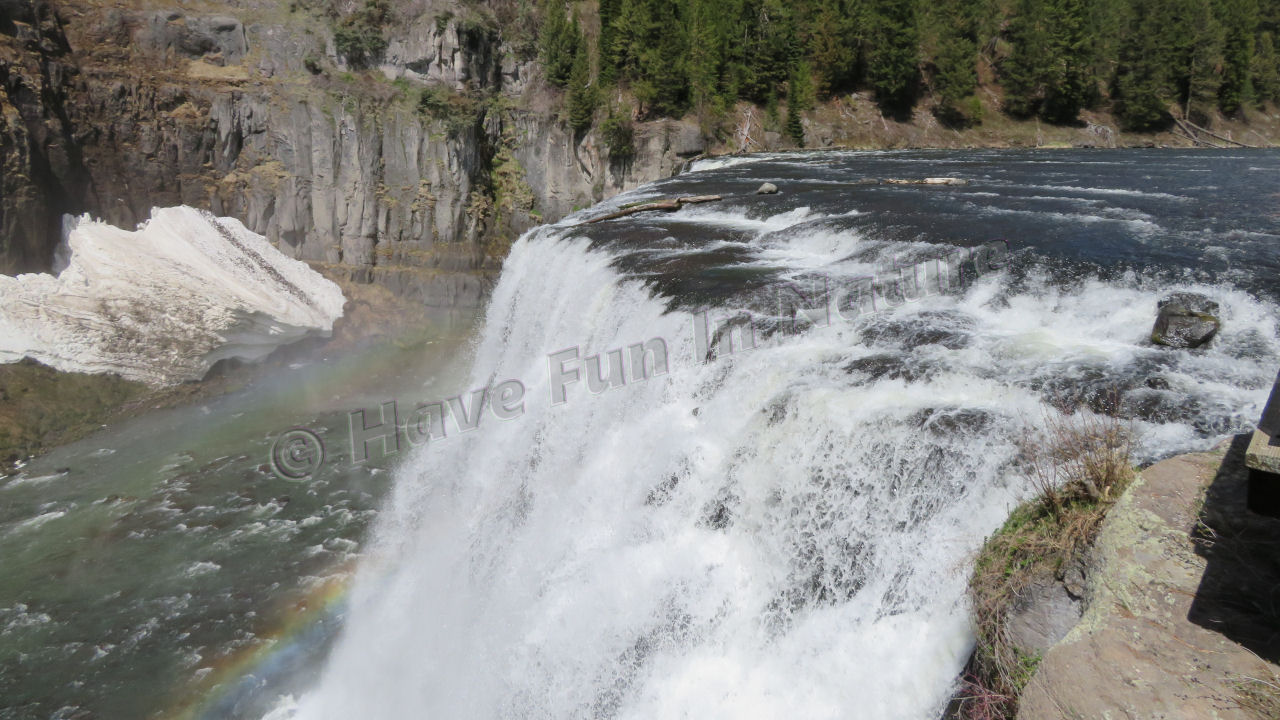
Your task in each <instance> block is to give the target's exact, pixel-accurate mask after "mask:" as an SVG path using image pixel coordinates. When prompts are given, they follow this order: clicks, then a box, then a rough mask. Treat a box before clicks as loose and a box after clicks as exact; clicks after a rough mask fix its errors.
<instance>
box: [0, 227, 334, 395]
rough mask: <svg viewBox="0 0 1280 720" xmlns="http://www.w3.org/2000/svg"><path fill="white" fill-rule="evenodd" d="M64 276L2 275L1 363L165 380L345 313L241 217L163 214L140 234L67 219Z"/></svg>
mask: <svg viewBox="0 0 1280 720" xmlns="http://www.w3.org/2000/svg"><path fill="white" fill-rule="evenodd" d="M54 265H55V267H54V270H55V271H56V272H58V274H57V276H54V275H48V274H25V275H18V276H17V277H11V276H6V275H0V363H11V362H16V361H18V360H20V359H22V358H24V357H29V358H32V359H34V360H38V361H39V362H42V363H44V364H46V365H49V366H51V367H53V368H56V369H58V370H64V371H70V372H88V373H117V374H119V375H121V376H122V377H125V378H128V379H131V380H140V381H143V382H147V383H151V384H156V385H166V384H173V383H178V382H182V381H185V380H198V379H200V378H202V377H204V376H205V374H206V373H207V372H208V371H209V368H211V367H212V366H213V365H214V363H216V362H218V361H219V360H222V359H226V358H240V359H244V360H254V359H258V358H261V357H264V356H266V355H267V354H269V353H270V352H271V351H272V350H274V349H275V348H277V347H279V346H281V345H285V344H288V343H291V342H294V341H297V340H299V339H302V338H304V337H306V336H308V335H313V334H319V335H323V336H327V335H328V334H329V333H330V332H331V331H332V330H333V323H334V321H335V320H337V319H338V318H340V317H342V307H343V304H344V302H345V300H344V298H343V295H342V290H341V289H339V288H338V286H337V285H336V284H334V283H332V282H330V281H329V280H326V279H325V278H324V277H322V276H321V275H320V274H319V273H317V272H316V271H315V270H312V269H311V268H310V267H308V266H307V265H306V264H305V263H303V262H300V261H298V260H293V259H290V258H287V257H285V256H284V255H283V254H282V253H281V252H280V251H279V250H277V249H276V248H274V247H273V246H272V245H271V244H270V243H269V242H267V239H266V238H264V237H263V236H261V235H258V234H256V233H254V232H251V231H250V230H248V229H247V228H246V227H245V226H244V225H243V224H241V223H240V222H239V221H238V220H235V219H232V218H219V217H214V216H213V215H212V214H210V213H208V212H205V211H201V210H196V209H194V208H190V207H173V208H155V209H153V210H152V211H151V219H150V220H148V221H147V222H145V223H143V224H142V225H139V226H138V229H137V230H136V231H129V230H122V229H120V228H117V227H114V226H112V225H108V224H107V223H104V222H101V221H98V220H94V219H92V218H91V217H89V216H88V215H84V216H82V217H78V218H77V217H72V216H70V215H68V216H65V217H64V219H63V241H62V245H61V246H60V247H59V248H58V252H57V255H56V257H55V260H54Z"/></svg>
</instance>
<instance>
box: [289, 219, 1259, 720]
mask: <svg viewBox="0 0 1280 720" xmlns="http://www.w3.org/2000/svg"><path fill="white" fill-rule="evenodd" d="M633 199H634V198H633V197H627V198H621V199H619V200H617V201H616V202H615V203H614V204H613V205H614V206H616V204H618V203H621V202H624V201H627V200H633ZM850 211H852V208H851V209H850ZM579 219H580V218H570V219H569V220H567V221H565V222H563V223H560V224H558V225H555V226H550V227H543V228H539V229H537V230H534V231H532V232H531V233H529V234H527V235H526V236H525V237H524V238H522V239H520V240H519V241H518V242H517V243H516V244H515V245H514V247H513V248H512V250H511V253H510V256H509V257H508V259H507V260H506V263H505V266H504V269H503V273H502V276H501V279H500V281H499V282H498V285H497V287H496V289H495V291H494V295H493V298H492V301H491V304H490V306H489V309H488V312H487V316H486V319H485V323H484V326H483V329H482V331H481V333H480V336H479V340H478V346H477V348H476V353H475V360H474V372H473V374H472V377H471V384H470V386H469V387H471V388H485V387H492V386H494V385H495V384H497V383H502V382H506V381H509V380H511V379H518V380H519V381H520V382H521V384H522V387H523V388H524V391H525V392H524V394H523V401H524V405H523V407H522V408H521V413H520V414H519V416H518V417H514V418H513V419H510V420H506V421H502V420H498V419H497V418H496V417H495V415H494V414H493V413H492V412H489V413H486V414H485V415H484V417H483V420H482V422H481V423H480V426H479V427H478V428H477V429H475V430H473V431H470V432H460V428H458V427H457V426H456V424H454V423H456V418H451V419H450V420H449V421H448V424H447V425H446V429H447V430H448V432H449V434H448V435H447V436H446V437H444V438H437V439H433V440H432V441H431V442H430V443H429V444H428V445H427V446H426V447H424V448H421V449H419V450H418V451H416V454H415V455H414V456H413V457H412V459H411V460H410V461H408V462H407V463H406V464H405V465H404V466H403V467H402V468H401V469H400V471H399V474H398V477H397V481H396V484H395V488H394V491H393V496H392V497H391V499H390V501H389V502H388V504H387V507H386V509H385V510H384V512H383V514H382V515H381V516H380V518H379V524H378V529H377V532H376V535H375V538H374V545H373V550H371V552H370V554H369V556H368V557H367V559H366V561H365V563H364V565H363V566H362V568H361V570H360V572H359V575H358V578H357V581H356V584H355V588H354V590H353V593H352V597H351V601H350V613H349V616H348V619H347V621H346V625H345V627H344V630H343V633H342V636H341V638H340V640H339V642H338V644H337V646H336V648H335V649H334V651H333V653H332V656H331V657H330V659H329V661H328V663H327V665H326V666H325V668H324V671H323V673H322V675H321V677H320V678H319V680H318V682H317V683H316V685H315V687H314V688H313V689H312V690H311V691H310V692H308V693H307V694H305V695H304V696H303V697H301V698H298V699H296V700H293V699H289V700H287V701H285V702H284V703H283V704H282V707H281V709H280V710H279V711H278V712H277V713H273V717H295V718H303V719H306V720H321V719H328V718H332V719H335V720H336V719H339V718H351V717H360V718H368V719H375V718H376V719H381V718H388V719H390V718H406V717H412V718H433V717H434V718H450V719H451V720H462V719H467V718H476V719H481V718H485V719H491V718H498V717H504V718H557V719H563V718H625V719H635V720H640V719H646V720H651V719H652V718H673V717H724V718H792V717H795V718H807V719H811V718H876V719H878V720H879V719H888V720H894V719H899V718H901V719H903V720H926V719H929V720H931V719H932V718H935V717H937V716H938V713H939V712H940V710H941V708H942V707H943V706H944V704H945V703H946V701H947V699H948V697H949V695H950V693H951V691H952V688H953V686H954V683H955V680H956V677H957V675H958V673H959V672H960V670H961V668H962V666H963V664H964V662H965V660H966V658H967V656H968V654H969V653H970V651H971V648H972V630H971V627H970V624H969V619H968V615H967V610H968V608H967V606H966V601H965V596H964V591H965V586H966V579H967V574H968V568H969V564H970V562H971V559H972V557H973V555H974V553H975V552H976V550H977V548H978V547H979V546H980V544H981V541H982V538H983V537H984V536H985V535H987V534H988V533H990V532H991V531H992V530H993V529H995V528H996V527H998V526H999V525H1000V523H1001V522H1002V521H1003V520H1004V518H1005V517H1006V516H1007V514H1008V512H1009V510H1010V509H1011V507H1012V506H1013V504H1014V503H1015V502H1017V501H1018V500H1019V499H1020V498H1023V497H1025V496H1027V494H1028V493H1029V490H1030V488H1029V485H1028V482H1027V481H1026V480H1025V479H1024V478H1023V477H1021V476H1020V475H1019V474H1018V473H1017V472H1016V471H1015V469H1014V464H1013V461H1014V459H1015V456H1016V453H1017V450H1016V448H1017V442H1018V439H1019V438H1020V437H1022V436H1023V435H1024V434H1025V433H1026V432H1027V431H1028V428H1030V427H1033V426H1035V425H1037V424H1038V423H1040V422H1042V421H1043V419H1044V417H1045V413H1047V412H1053V411H1052V410H1051V409H1049V407H1048V405H1046V402H1045V400H1046V397H1048V396H1050V395H1052V394H1053V393H1055V392H1057V391H1071V390H1073V389H1075V390H1078V389H1079V388H1082V387H1104V386H1106V385H1107V384H1108V383H1112V384H1115V385H1117V386H1119V387H1122V388H1124V389H1126V391H1127V393H1128V394H1127V395H1126V396H1125V399H1126V402H1128V403H1131V404H1132V405H1133V408H1134V411H1135V415H1136V416H1137V420H1136V421H1135V422H1136V425H1137V427H1138V430H1139V432H1140V438H1141V442H1140V447H1139V449H1138V453H1137V454H1138V457H1137V458H1136V459H1137V460H1147V459H1151V458H1155V457H1160V456H1163V455H1166V454H1168V453H1169V452H1172V451H1180V450H1184V449H1196V448H1205V447H1209V446H1211V445H1212V444H1213V443H1214V442H1216V441H1217V440H1218V439H1220V438H1222V437H1225V436H1226V435H1229V434H1231V433H1233V432H1238V431H1240V430H1241V429H1244V428H1247V427H1248V426H1249V423H1250V422H1251V419H1252V418H1253V416H1255V415H1256V414H1257V410H1258V409H1259V407H1260V403H1261V402H1262V401H1263V400H1264V399H1265V395H1266V387H1267V386H1268V383H1269V381H1270V377H1271V376H1270V373H1272V372H1274V369H1273V366H1274V362H1275V360H1276V358H1278V357H1280V338H1278V337H1277V333H1276V328H1275V322H1274V313H1275V308H1274V307H1273V306H1271V305H1270V304H1268V303H1266V302H1264V301H1261V300H1258V299H1256V298H1254V297H1253V296H1251V295H1249V294H1246V293H1244V292H1241V291H1237V290H1234V289H1232V288H1230V287H1228V286H1226V285H1221V286H1219V285H1206V284H1195V283H1185V284H1183V285H1181V286H1179V287H1176V288H1175V287H1170V286H1168V285H1165V284H1162V283H1159V282H1156V281H1154V280H1152V279H1151V278H1145V277H1141V276H1127V277H1124V278H1121V279H1120V280H1118V281H1117V280H1113V281H1102V280H1098V279H1084V280H1082V281H1080V282H1077V283H1073V284H1069V285H1062V284H1057V283H1054V282H1052V281H1051V280H1050V279H1049V278H1048V277H1047V276H1046V275H1045V274H1043V273H1037V272H1035V271H1031V272H1026V273H1021V274H1018V275H1017V276H1016V277H1015V275H1014V274H1013V273H1011V272H1009V271H1007V270H1001V271H997V272H992V273H988V274H985V275H982V276H980V277H977V278H975V279H973V281H972V282H971V283H970V284H969V285H968V286H967V287H966V288H964V289H963V291H958V292H954V293H947V294H935V295H930V296H926V297H923V298H921V299H919V300H917V301H915V302H908V303H903V304H900V305H898V306H896V307H892V308H889V309H887V310H883V311H881V312H878V313H876V314H874V315H872V314H867V315H865V316H863V317H859V318H856V319H854V320H853V321H850V322H834V323H830V324H829V325H826V326H817V327H810V328H808V329H805V330H803V331H801V332H798V333H784V334H780V335H775V336H773V337H771V338H769V341H768V342H762V343H760V347H758V348H757V349H754V350H744V351H741V352H737V353H734V354H732V355H727V354H726V355H724V356H721V357H717V358H715V359H714V360H713V361H712V362H702V360H704V359H705V358H699V357H698V353H697V352H695V347H694V346H695V333H694V332H693V327H694V326H693V322H694V317H695V315H694V313H692V312H689V311H687V309H681V308H673V307H672V304H671V303H670V302H669V301H670V298H664V297H660V296H656V295H655V293H654V292H653V290H652V289H651V287H649V286H648V285H646V284H645V283H644V282H642V280H641V279H638V278H636V277H634V276H624V274H623V273H621V272H620V271H619V270H618V269H617V263H616V260H617V251H616V250H611V249H610V248H609V247H607V246H606V247H599V246H597V247H594V248H593V246H592V242H591V241H590V240H589V239H588V238H587V236H588V234H589V232H590V231H587V230H585V229H584V227H583V226H577V225H576V223H577V222H578V220H579ZM688 219H690V221H696V222H698V223H702V224H704V225H705V226H707V227H713V226H717V225H721V226H729V227H732V228H734V229H735V231H739V232H745V233H749V235H748V237H746V239H744V240H743V241H742V242H743V243H745V244H747V245H750V246H751V247H752V248H753V249H754V251H755V252H756V254H755V255H754V258H755V259H754V260H751V261H749V262H747V263H746V264H747V265H750V264H752V263H756V264H759V265H760V266H761V267H765V266H767V267H770V268H782V271H781V277H783V278H791V277H794V278H799V277H802V276H804V275H805V273H808V272H810V271H812V270H813V269H814V268H822V269H823V270H824V272H826V273H828V274H829V275H830V276H833V277H843V278H852V277H858V276H863V275H866V274H867V273H869V272H873V271H879V270H878V269H882V268H883V267H884V264H885V261H886V260H887V259H889V258H896V257H902V256H911V257H917V256H919V255H920V254H921V253H924V252H926V251H927V250H928V249H929V248H928V246H929V244H928V243H919V242H898V243H894V242H882V241H877V242H872V241H870V240H868V239H867V238H865V237H863V236H861V235H859V234H858V233H856V232H841V231H835V230H832V229H831V228H830V226H829V225H825V224H823V223H822V220H823V218H816V217H815V216H814V215H813V214H811V213H809V212H807V211H802V210H800V209H793V210H790V211H788V212H787V213H784V214H777V215H771V216H766V217H760V216H758V215H757V216H750V213H748V212H746V211H735V210H732V209H723V208H717V209H714V210H712V209H706V210H700V211H698V212H697V213H691V214H690V215H689V216H688ZM935 249H936V246H935ZM685 251H687V249H682V248H679V247H671V248H669V249H667V250H665V251H658V252H659V254H661V252H666V253H667V256H666V257H668V258H676V257H678V256H679V253H680V252H685ZM1174 289H1187V290H1195V291H1200V292H1204V293H1206V294H1209V295H1211V296H1212V297H1213V298H1214V299H1215V300H1217V301H1218V302H1219V303H1220V304H1221V305H1222V307H1223V315H1224V319H1225V326H1224V330H1223V335H1222V336H1220V337H1219V339H1218V340H1216V341H1215V344H1214V346H1213V347H1212V348H1210V349H1209V350H1208V351H1206V352H1202V353H1185V352H1183V353H1176V352H1171V351H1168V350H1166V349H1163V348H1156V347H1153V346H1151V345H1150V344H1149V342H1148V341H1147V335H1148V333H1149V331H1150V325H1151V321H1152V319H1153V318H1154V316H1155V309H1156V301H1157V300H1158V299H1159V297H1160V296H1161V295H1162V294H1163V293H1165V292H1167V291H1171V290H1174ZM710 309H711V312H712V313H713V314H714V316H715V317H717V318H720V319H723V318H727V317H731V316H733V315H734V314H735V313H737V312H740V308H738V307H736V306H734V305H733V304H732V303H729V304H726V305H719V306H717V305H712V306H711V308H710ZM751 312H753V313H758V310H752V311H751ZM652 339H662V340H663V343H664V345H665V347H666V349H667V350H668V353H669V357H670V368H669V370H670V371H669V372H668V373H667V374H664V375H656V376H653V377H648V378H647V379H643V380H642V381H639V382H628V383H627V384H626V385H624V386H622V387H615V388H613V389H610V390H608V391H606V392H603V393H601V394H599V395H593V394H592V393H591V392H590V389H589V388H588V387H587V383H586V381H585V378H584V380H583V381H582V382H579V383H576V384H572V385H569V386H568V387H567V390H566V392H567V396H566V402H564V403H563V404H559V405H553V404H552V398H551V387H550V385H549V377H551V376H552V374H551V373H550V372H549V356H550V355H552V354H554V353H557V352H559V351H562V350H565V349H574V348H576V349H578V350H579V352H578V356H579V357H584V358H585V357H588V356H594V355H600V356H602V357H604V356H607V354H608V353H609V351H611V350H615V349H622V348H629V347H630V346H632V345H634V344H637V343H645V342H647V341H650V340H652ZM642 375H643V373H642ZM628 377H635V376H634V375H631V374H629V375H628ZM1156 377H1158V378H1159V380H1160V382H1158V383H1155V382H1148V381H1149V380H1151V379H1152V378H1156ZM1144 383H1145V384H1144Z"/></svg>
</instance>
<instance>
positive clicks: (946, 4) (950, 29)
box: [933, 0, 982, 126]
mask: <svg viewBox="0 0 1280 720" xmlns="http://www.w3.org/2000/svg"><path fill="white" fill-rule="evenodd" d="M933 10H934V12H935V14H936V22H935V23H934V27H935V32H936V33H937V35H938V38H937V45H938V49H937V55H936V57H934V61H933V65H934V67H935V71H934V76H933V89H934V92H935V93H936V94H937V100H938V105H937V108H936V109H935V114H937V116H938V117H939V119H941V120H942V121H943V122H944V123H947V124H949V125H953V126H966V125H970V124H973V123H974V122H977V121H979V120H980V117H981V107H982V105H981V103H978V102H976V101H977V98H975V97H973V94H974V92H975V91H976V90H977V88H978V24H979V17H978V6H977V4H975V3H971V2H965V0H941V1H940V2H938V3H936V4H935V5H934V8H933Z"/></svg>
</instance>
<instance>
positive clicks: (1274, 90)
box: [1253, 31, 1280, 104]
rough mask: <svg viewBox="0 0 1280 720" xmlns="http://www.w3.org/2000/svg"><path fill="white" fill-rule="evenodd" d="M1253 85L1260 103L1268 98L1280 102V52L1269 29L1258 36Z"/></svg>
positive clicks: (1254, 58)
mask: <svg viewBox="0 0 1280 720" xmlns="http://www.w3.org/2000/svg"><path fill="white" fill-rule="evenodd" d="M1253 87H1254V97H1255V99H1256V100H1257V101H1258V103H1259V104H1261V103H1263V102H1265V101H1267V100H1271V101H1272V102H1280V53H1277V52H1276V42H1275V38H1274V37H1273V36H1272V34H1271V33H1270V32H1267V31H1264V32H1263V33H1262V34H1260V35H1259V36H1258V42H1257V51H1256V52H1255V54H1254V56H1253Z"/></svg>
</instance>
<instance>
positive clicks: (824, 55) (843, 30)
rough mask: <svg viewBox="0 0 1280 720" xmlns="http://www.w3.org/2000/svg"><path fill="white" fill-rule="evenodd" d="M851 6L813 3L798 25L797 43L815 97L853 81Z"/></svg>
mask: <svg viewBox="0 0 1280 720" xmlns="http://www.w3.org/2000/svg"><path fill="white" fill-rule="evenodd" d="M850 5H852V3H847V2H842V0H817V2H816V3H813V7H812V8H811V9H810V10H809V12H808V13H807V14H806V16H805V18H804V21H803V23H802V28H803V29H802V30H801V42H802V43H803V44H804V46H805V48H807V50H808V52H807V54H808V56H809V60H810V63H811V71H812V73H813V82H814V88H815V91H816V93H817V94H818V95H821V96H826V95H829V94H831V93H832V92H834V91H836V90H838V89H841V88H845V87H850V86H852V85H853V84H854V82H855V81H856V79H857V60H858V45H859V39H858V37H857V25H856V19H855V17H854V15H853V13H852V12H851V10H853V9H854V8H851V7H850Z"/></svg>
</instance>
